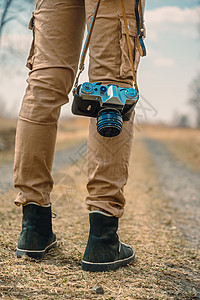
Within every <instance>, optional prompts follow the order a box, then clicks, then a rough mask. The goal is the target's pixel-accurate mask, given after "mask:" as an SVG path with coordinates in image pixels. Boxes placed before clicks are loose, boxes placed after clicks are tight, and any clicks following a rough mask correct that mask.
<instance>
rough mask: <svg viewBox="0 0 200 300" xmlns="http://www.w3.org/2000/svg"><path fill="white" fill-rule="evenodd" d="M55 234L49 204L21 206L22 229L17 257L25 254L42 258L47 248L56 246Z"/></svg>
mask: <svg viewBox="0 0 200 300" xmlns="http://www.w3.org/2000/svg"><path fill="white" fill-rule="evenodd" d="M56 243H57V241H56V235H55V234H54V233H53V232H52V216H51V206H49V207H43V206H39V205H35V204H27V205H25V206H23V219H22V231H21V233H20V238H19V241H18V246H17V257H21V256H22V255H24V254H26V255H28V256H30V257H33V258H37V259H39V258H42V256H43V255H44V253H45V252H46V251H48V250H49V249H51V248H53V247H56Z"/></svg>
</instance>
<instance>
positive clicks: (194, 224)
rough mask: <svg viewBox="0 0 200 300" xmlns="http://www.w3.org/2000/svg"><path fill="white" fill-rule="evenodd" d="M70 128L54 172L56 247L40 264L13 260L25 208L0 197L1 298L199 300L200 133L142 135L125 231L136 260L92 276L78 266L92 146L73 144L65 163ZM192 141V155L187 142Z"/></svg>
mask: <svg viewBox="0 0 200 300" xmlns="http://www.w3.org/2000/svg"><path fill="white" fill-rule="evenodd" d="M86 128H87V127H85V131H87V129H86ZM64 129H65V128H63V131H62V132H61V133H62V134H61V135H60V136H59V138H58V141H59V145H60V146H58V152H57V158H56V160H55V166H57V170H59V172H58V171H55V172H54V176H55V182H56V184H55V189H54V191H53V194H52V203H53V210H54V211H55V212H56V213H57V214H58V218H57V219H55V220H54V221H53V223H54V230H55V232H56V234H57V238H58V248H57V249H56V250H52V251H51V252H50V253H49V254H48V255H46V257H45V259H44V260H43V261H41V262H40V263H38V262H35V261H34V260H30V259H28V258H23V259H20V260H19V259H17V258H16V257H15V248H16V242H17V237H18V234H19V231H20V227H21V225H20V215H19V214H20V211H21V210H20V209H19V208H16V207H14V206H13V204H12V200H13V199H14V196H15V192H14V191H8V192H6V193H5V192H4V194H2V195H1V196H0V202H1V219H0V226H1V233H0V242H1V245H2V247H1V250H0V253H1V256H0V265H1V271H0V292H1V295H2V296H9V297H11V298H10V299H25V298H26V299H200V258H199V250H198V249H199V243H200V242H199V241H200V234H199V228H200V218H199V217H200V213H199V207H200V184H199V179H200V163H199V161H200V160H199V150H198V149H199V132H198V131H194V130H191V132H188V131H187V130H184V129H183V130H182V129H172V128H162V127H161V128H160V127H145V126H144V127H143V128H141V129H140V131H138V130H136V132H135V135H136V138H135V141H134V146H133V154H132V157H131V164H130V176H129V182H128V185H127V188H126V191H125V193H126V198H127V205H126V210H125V214H124V216H123V218H122V219H121V222H120V229H119V235H120V238H121V239H122V241H124V242H125V243H129V244H131V245H132V246H133V247H134V249H135V252H136V261H135V263H133V264H130V265H129V266H128V267H126V268H123V269H120V270H118V271H116V272H105V273H104V274H90V273H87V272H83V271H81V268H80V263H81V258H82V255H83V252H84V248H85V245H86V241H87V235H88V213H87V211H86V209H85V205H84V198H85V196H86V189H85V184H86V182H87V177H86V154H85V151H86V143H85V140H83V139H82V140H81V141H80V139H77V140H76V142H77V145H76V146H75V144H76V143H75V144H73V143H72V144H71V143H67V144H68V146H69V145H71V146H70V147H69V149H68V150H67V151H68V152H67V153H66V154H68V161H66V156H67V155H66V154H65V150H64V149H65V148H66V143H65V139H64ZM68 135H69V132H68ZM73 135H74V134H73ZM81 136H82V137H83V134H82V135H81ZM85 136H86V135H85ZM178 137H179V138H178ZM194 142H195V145H196V146H195V147H193V148H192V149H190V147H188V144H192V143H193V145H194ZM70 148H71V150H70ZM2 170H3V169H1V171H0V172H4V173H1V176H0V186H1V184H2V174H5V169H4V171H2ZM9 176H11V175H9ZM56 176H57V177H56ZM66 178H67V182H68V185H67V184H65V179H66ZM69 179H70V180H69ZM69 182H70V184H69ZM8 187H9V185H7V188H8ZM95 285H100V286H102V287H103V289H104V292H105V293H104V295H95V294H93V293H92V287H93V286H95Z"/></svg>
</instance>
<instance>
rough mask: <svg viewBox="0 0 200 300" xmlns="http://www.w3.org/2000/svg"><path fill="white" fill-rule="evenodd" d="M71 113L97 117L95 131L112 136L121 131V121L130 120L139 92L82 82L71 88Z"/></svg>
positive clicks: (105, 135) (132, 89) (114, 86)
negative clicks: (72, 97) (72, 96)
mask: <svg viewBox="0 0 200 300" xmlns="http://www.w3.org/2000/svg"><path fill="white" fill-rule="evenodd" d="M73 94H74V99H73V103H72V113H73V114H75V115H82V116H87V117H94V118H97V131H98V133H99V134H100V135H102V136H104V137H114V136H117V135H118V134H120V132H121V131H122V125H123V121H128V120H130V117H131V114H132V111H133V109H134V107H135V105H136V103H137V101H138V98H139V94H138V92H137V91H136V90H135V89H134V88H120V87H118V86H117V85H102V84H101V82H95V83H93V84H92V83H89V82H84V83H83V84H81V85H79V86H78V87H76V88H75V89H74V90H73Z"/></svg>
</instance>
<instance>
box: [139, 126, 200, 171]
mask: <svg viewBox="0 0 200 300" xmlns="http://www.w3.org/2000/svg"><path fill="white" fill-rule="evenodd" d="M142 131H143V132H144V133H146V134H147V135H148V136H149V137H151V138H155V139H158V140H160V141H162V142H163V143H164V144H165V145H166V146H167V147H168V149H169V150H170V151H171V152H172V153H173V154H174V155H175V157H176V159H178V160H180V161H183V162H184V163H185V164H186V165H187V166H189V167H192V168H194V169H196V170H200V150H199V149H200V129H194V128H172V127H167V126H165V127H164V126H143V127H142Z"/></svg>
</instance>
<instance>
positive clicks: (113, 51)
mask: <svg viewBox="0 0 200 300" xmlns="http://www.w3.org/2000/svg"><path fill="white" fill-rule="evenodd" d="M95 3H96V1H95V0H86V17H87V24H89V21H90V19H91V15H92V12H93V10H94V7H95ZM125 5H126V14H127V20H128V27H129V34H130V38H131V44H132V45H131V46H132V51H133V56H134V64H135V71H136V70H137V67H138V63H139V53H138V50H137V48H136V33H137V29H136V18H135V14H134V7H135V0H126V1H125ZM89 78H90V82H96V81H100V82H102V83H103V84H116V85H118V86H120V87H132V85H133V76H132V69H131V63H130V58H129V54H128V46H127V42H126V35H125V26H124V20H123V17H122V8H121V3H120V1H116V0H105V1H104V0H102V1H101V4H100V8H99V12H98V14H97V19H96V21H95V25H94V31H93V33H92V38H91V42H90V66H89ZM133 118H134V114H133V115H132V117H131V120H130V121H128V122H124V124H123V130H122V132H121V133H120V135H118V136H116V137H112V138H108V137H102V136H100V135H99V134H98V133H97V130H96V120H95V119H91V120H90V128H89V140H88V184H87V188H88V193H89V194H88V196H87V198H86V204H87V207H88V209H89V210H90V211H91V212H90V214H89V217H90V234H89V238H88V243H87V247H86V250H85V254H84V257H83V261H82V268H83V270H86V271H106V270H109V269H116V268H118V267H120V266H123V265H125V264H127V263H129V262H130V261H132V260H133V259H134V251H133V249H132V248H131V247H130V246H128V245H125V244H123V243H121V242H120V241H119V238H118V235H117V233H116V232H117V229H118V218H120V217H121V216H122V215H123V211H124V205H125V197H124V193H123V188H124V186H125V184H126V182H127V178H128V165H129V159H130V154H131V147H132V140H133Z"/></svg>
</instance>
